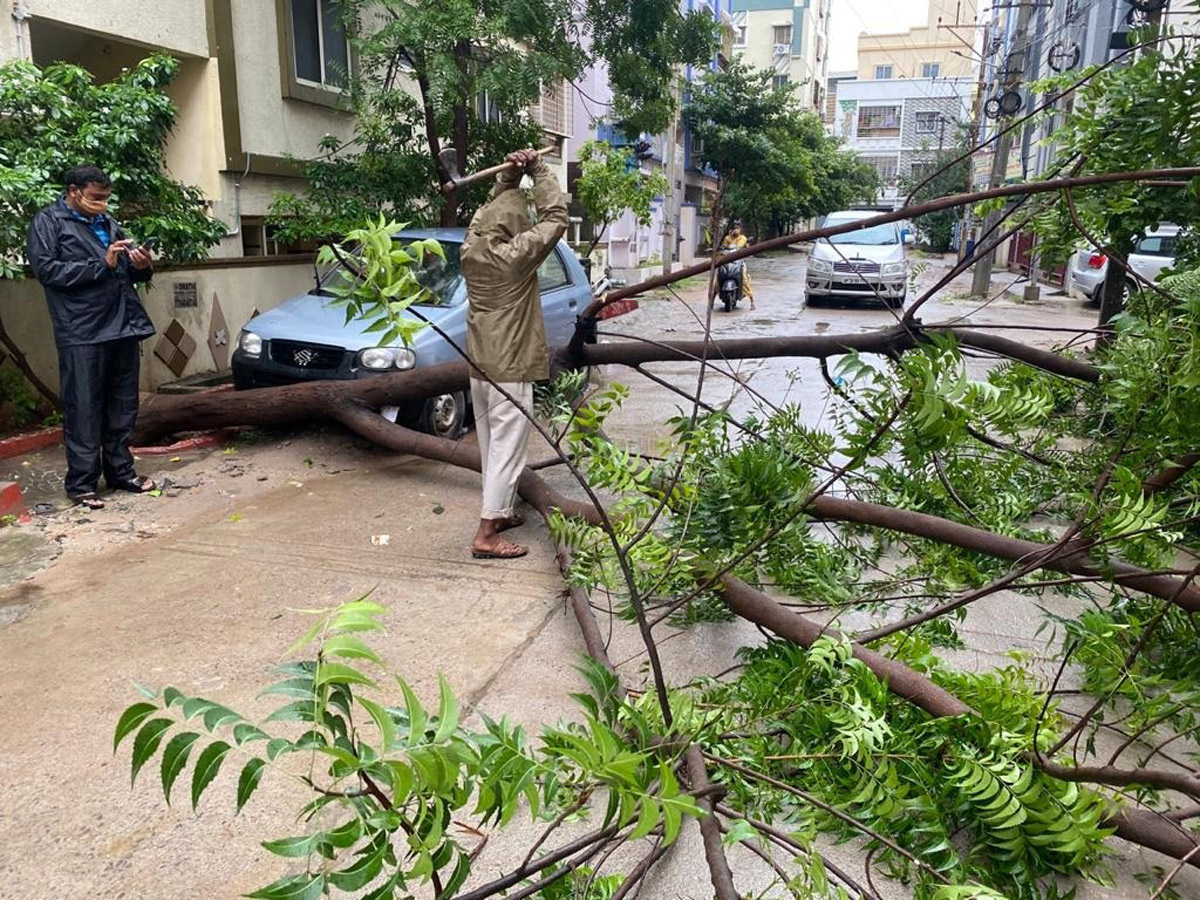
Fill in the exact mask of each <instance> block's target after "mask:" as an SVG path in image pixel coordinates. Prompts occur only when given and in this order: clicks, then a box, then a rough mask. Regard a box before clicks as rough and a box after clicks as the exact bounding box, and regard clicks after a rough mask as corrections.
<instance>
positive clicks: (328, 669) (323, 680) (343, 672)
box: [316, 662, 378, 687]
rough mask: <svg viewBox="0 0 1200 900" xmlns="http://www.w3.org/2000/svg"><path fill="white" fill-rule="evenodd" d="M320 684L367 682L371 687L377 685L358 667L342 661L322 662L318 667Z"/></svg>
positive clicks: (318, 681)
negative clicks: (346, 664)
mask: <svg viewBox="0 0 1200 900" xmlns="http://www.w3.org/2000/svg"><path fill="white" fill-rule="evenodd" d="M316 683H317V684H318V685H322V684H330V683H333V684H365V685H368V686H370V687H377V686H378V685H376V684H375V682H374V681H372V680H371V679H370V678H368V677H367V676H366V675H364V674H363V673H362V672H360V671H358V669H355V668H352V667H351V666H344V665H342V664H341V663H327V662H322V663H321V664H320V665H319V666H318V667H317V680H316Z"/></svg>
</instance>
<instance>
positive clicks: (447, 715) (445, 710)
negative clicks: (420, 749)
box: [433, 672, 458, 744]
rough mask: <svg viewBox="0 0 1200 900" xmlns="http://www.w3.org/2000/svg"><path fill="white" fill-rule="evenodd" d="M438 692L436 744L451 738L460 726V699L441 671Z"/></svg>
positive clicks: (434, 738)
mask: <svg viewBox="0 0 1200 900" xmlns="http://www.w3.org/2000/svg"><path fill="white" fill-rule="evenodd" d="M438 694H439V700H440V703H439V705H438V727H437V733H436V734H434V736H433V742H434V743H435V744H440V743H442V742H443V741H446V740H447V739H449V737H450V735H452V734H454V730H455V729H456V728H458V700H457V699H455V697H454V693H453V691H451V690H450V683H449V682H448V681H446V676H445V675H442V674H441V673H440V672H439V673H438Z"/></svg>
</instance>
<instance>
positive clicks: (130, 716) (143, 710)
mask: <svg viewBox="0 0 1200 900" xmlns="http://www.w3.org/2000/svg"><path fill="white" fill-rule="evenodd" d="M157 709H158V707H157V706H155V705H154V704H153V703H135V704H133V706H131V707H129V708H128V709H126V710H125V712H123V713H121V718H120V719H118V720H117V730H116V732H115V733H114V734H113V753H116V752H117V748H118V747H119V746H121V741H123V740H125V738H126V737H127V736H128V735H129V733H130V732H132V731H133V730H134V729H135V728H137V727H138V726H139V725H141V724H142V722H144V721H146V719H147V717H149V716H150V714H151V713H153V712H155V711H156V710H157Z"/></svg>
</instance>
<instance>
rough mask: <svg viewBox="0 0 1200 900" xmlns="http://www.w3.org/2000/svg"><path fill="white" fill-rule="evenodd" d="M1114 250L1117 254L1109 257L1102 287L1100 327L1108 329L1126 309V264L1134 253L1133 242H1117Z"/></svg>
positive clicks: (1127, 240) (1128, 240)
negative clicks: (1114, 319)
mask: <svg viewBox="0 0 1200 900" xmlns="http://www.w3.org/2000/svg"><path fill="white" fill-rule="evenodd" d="M1113 249H1114V250H1116V251H1117V252H1116V253H1115V254H1112V255H1110V256H1109V257H1108V268H1107V269H1106V270H1105V272H1104V281H1103V282H1102V283H1101V285H1100V288H1099V290H1100V318H1099V325H1100V327H1101V328H1106V327H1107V326H1108V324H1109V323H1110V322H1111V321H1112V320H1113V318H1115V317H1116V316H1117V314H1118V313H1120V312H1121V310H1123V309H1124V308H1125V284H1126V279H1127V274H1126V273H1127V270H1126V268H1125V262H1126V260H1128V259H1129V254H1130V253H1131V252H1133V241H1132V240H1130V239H1128V238H1126V239H1123V240H1120V241H1117V242H1116V243H1115V244H1114V246H1113Z"/></svg>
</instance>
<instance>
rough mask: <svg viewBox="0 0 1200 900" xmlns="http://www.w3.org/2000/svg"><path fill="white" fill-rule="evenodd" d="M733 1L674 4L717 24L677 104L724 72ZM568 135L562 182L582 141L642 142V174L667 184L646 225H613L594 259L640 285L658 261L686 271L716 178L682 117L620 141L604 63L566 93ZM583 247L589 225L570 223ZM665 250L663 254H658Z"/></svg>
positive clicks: (704, 227)
mask: <svg viewBox="0 0 1200 900" xmlns="http://www.w3.org/2000/svg"><path fill="white" fill-rule="evenodd" d="M736 2H737V0H732V2H731V0H680V9H681V10H683V11H693V10H701V11H703V12H705V13H707V14H708V15H711V16H712V17H713V18H714V19H715V20H716V22H717V24H718V26H719V32H720V36H721V45H720V47H719V49H718V51H717V53H716V54H714V56H713V58H712V60H710V61H709V63H708V64H707V65H706V66H685V67H683V68H682V69H681V71H680V72H679V77H680V84H681V89H682V92H683V99H684V101H685V102H686V95H687V91H688V87H689V85H691V84H693V83H695V82H696V81H698V80H699V79H700V78H702V77H703V75H704V73H705V72H706V71H711V70H715V69H718V68H720V67H722V66H724V65H725V64H726V63H727V62H728V60H729V59H731V58H732V55H733V53H734V52H735V46H734V40H735V30H734V27H733V21H734V19H733V14H732V3H736ZM572 95H573V96H572V104H573V113H572V116H573V121H574V123H575V126H574V137H573V140H572V142H571V146H570V154H569V159H570V172H569V175H568V179H569V180H568V184H571V183H573V181H574V178H575V177H577V174H578V171H579V157H578V148H579V147H580V146H582V144H583V143H584V142H585V141H588V140H601V141H607V142H608V143H610V144H612V145H613V146H617V147H621V146H629V145H632V144H641V145H642V146H644V147H645V148H646V152H645V158H643V159H641V160H640V162H639V168H640V169H641V171H642V172H644V173H646V174H649V173H652V172H662V173H663V174H664V175H666V176H667V178H668V180H669V182H670V185H671V187H670V192H669V196H664V197H659V198H657V199H656V200H655V202H654V203H653V205H652V207H651V211H650V216H651V218H650V223H649V224H648V225H641V224H639V223H638V222H637V221H636V220H635V219H634V217H633V214H632V213H626V214H625V215H624V216H622V217H621V218H620V219H619V220H617V221H616V222H614V223H612V224H611V225H610V226H609V228H608V229H607V231H606V232H605V233H604V235H603V237H602V239H601V241H600V243H599V244H598V245H597V246H598V250H599V252H598V253H597V254H596V261H597V262H598V263H599V264H602V265H604V264H606V265H610V266H611V267H612V268H613V271H614V274H616V275H617V276H618V277H621V278H625V279H629V280H634V281H636V280H640V279H641V278H644V277H648V276H649V275H651V274H656V273H657V272H659V271H661V267H662V263H663V259H664V256H665V255H668V254H669V256H670V259H671V262H672V263H678V264H679V265H688V264H690V263H691V262H692V261H693V260H694V259H695V257H696V255H697V254H698V253H699V252H700V248H701V247H702V246H703V244H704V242H705V234H706V233H707V231H708V224H709V211H710V210H711V208H712V202H713V199H714V198H715V196H716V190H717V178H716V173H715V172H713V171H711V170H707V169H705V168H704V167H703V166H702V165H701V163H700V159H701V154H702V152H703V147H702V145H701V144H700V142H699V140H698V139H697V138H696V136H695V134H694V133H693V131H692V127H691V124H690V123H689V122H688V121H687V119H686V117H684V116H682V115H679V116H676V119H675V122H674V124H673V125H672V126H670V127H668V129H667V130H666V131H664V132H662V133H660V134H641V135H627V134H624V133H622V132H621V130H620V129H619V128H617V127H616V126H615V125H614V123H613V122H612V119H611V116H610V114H609V110H610V108H611V103H612V99H613V92H612V87H611V85H610V83H609V80H608V71H607V69H606V67H605V66H604V65H603V64H597V65H595V66H593V67H592V68H590V69H589V70H588V71H587V72H585V73H584V75H583V76H582V77H581V78H580V79H579V80H578V81H577V82H576V83H575V85H574V88H573V90H572ZM580 226H582V227H581V229H580V232H579V234H578V236H579V237H580V238H581V239H582V242H583V243H588V242H589V239H590V237H591V227H592V226H591V223H583V222H579V223H577V227H580ZM664 251H665V252H664Z"/></svg>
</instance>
